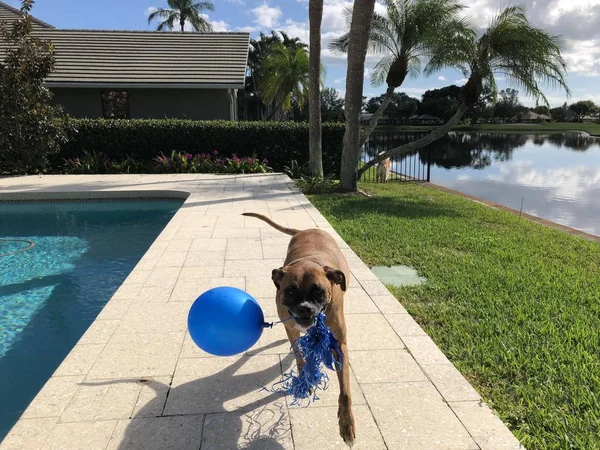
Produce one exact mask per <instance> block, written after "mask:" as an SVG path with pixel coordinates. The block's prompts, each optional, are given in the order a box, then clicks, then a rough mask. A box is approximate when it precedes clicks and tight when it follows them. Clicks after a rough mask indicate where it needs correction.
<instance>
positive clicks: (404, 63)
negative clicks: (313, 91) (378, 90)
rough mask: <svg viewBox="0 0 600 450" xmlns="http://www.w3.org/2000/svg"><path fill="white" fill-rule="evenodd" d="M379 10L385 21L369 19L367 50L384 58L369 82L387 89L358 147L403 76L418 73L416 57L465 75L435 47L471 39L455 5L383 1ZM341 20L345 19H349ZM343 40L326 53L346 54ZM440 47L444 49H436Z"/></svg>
mask: <svg viewBox="0 0 600 450" xmlns="http://www.w3.org/2000/svg"><path fill="white" fill-rule="evenodd" d="M385 6H386V9H387V16H383V15H381V14H378V13H375V14H373V20H372V21H371V32H370V36H369V50H370V51H371V52H373V53H375V54H384V56H383V58H382V59H381V60H380V61H379V62H378V63H377V64H376V65H375V67H374V70H373V74H372V76H371V83H372V84H373V85H374V86H377V85H380V84H382V83H383V82H385V83H386V84H387V86H388V87H387V90H386V94H385V97H384V100H383V102H382V103H381V105H380V107H379V109H378V110H377V111H376V112H375V114H373V117H372V118H371V121H370V123H369V127H368V128H367V129H366V130H365V131H364V132H363V135H362V139H361V144H364V143H365V142H366V140H367V139H368V137H369V135H370V134H371V133H372V132H373V130H374V129H375V128H376V127H377V122H378V121H379V119H380V118H381V116H382V115H383V113H384V112H385V110H386V108H387V107H388V105H389V103H390V100H391V99H392V95H393V93H394V90H395V89H396V88H398V87H400V86H401V85H402V83H403V82H404V80H405V79H406V77H407V76H409V75H410V76H414V77H416V76H418V75H419V74H420V73H421V59H422V58H430V57H432V56H436V60H437V61H443V62H444V63H445V64H446V65H448V66H454V67H457V68H459V69H460V70H462V71H463V72H466V68H465V67H464V66H462V65H461V64H460V62H461V61H454V60H452V58H449V57H448V56H451V55H453V53H450V54H447V53H443V54H441V53H440V50H439V48H440V47H442V48H443V51H444V52H447V47H448V44H450V45H452V44H453V43H454V44H456V45H461V42H463V41H464V40H465V39H467V40H469V39H473V38H474V34H475V32H474V31H473V30H472V28H471V27H470V24H469V20H468V19H464V18H463V19H461V18H459V17H458V15H459V13H460V12H461V11H462V10H463V9H464V6H463V5H461V4H460V2H459V0H385ZM347 20H348V21H349V20H350V15H349V14H347ZM348 40H349V39H348V33H346V34H344V35H342V36H341V37H340V38H339V39H336V40H335V41H333V42H332V43H331V45H330V49H331V50H333V51H336V52H340V53H346V52H347V51H348ZM444 41H445V42H444ZM441 42H443V43H444V45H442V46H440V45H439V44H440V43H441ZM427 67H429V66H427ZM466 75H467V73H465V76H466Z"/></svg>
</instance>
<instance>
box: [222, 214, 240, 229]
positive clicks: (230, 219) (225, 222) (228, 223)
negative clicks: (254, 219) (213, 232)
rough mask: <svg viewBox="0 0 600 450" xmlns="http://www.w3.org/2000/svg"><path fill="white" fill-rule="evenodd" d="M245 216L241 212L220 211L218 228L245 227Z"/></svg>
mask: <svg viewBox="0 0 600 450" xmlns="http://www.w3.org/2000/svg"><path fill="white" fill-rule="evenodd" d="M244 219H246V218H245V217H244V216H242V215H241V214H239V213H231V214H230V213H219V214H217V222H216V226H217V228H245V220H244Z"/></svg>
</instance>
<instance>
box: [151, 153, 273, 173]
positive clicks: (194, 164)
mask: <svg viewBox="0 0 600 450" xmlns="http://www.w3.org/2000/svg"><path fill="white" fill-rule="evenodd" d="M267 164H268V161H267V160H266V159H263V160H262V161H261V160H260V159H258V158H257V157H256V155H253V156H251V157H244V158H238V157H237V155H235V154H234V155H232V156H231V158H226V157H223V156H221V155H220V154H219V152H218V151H217V150H213V151H212V152H210V153H197V154H192V153H186V152H177V151H175V150H173V151H172V152H171V155H170V156H166V155H164V154H162V153H161V154H160V155H159V156H157V157H156V158H154V166H155V169H156V171H157V172H158V173H267V172H271V168H270V167H269V166H268V165H267Z"/></svg>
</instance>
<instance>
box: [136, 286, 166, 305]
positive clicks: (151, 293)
mask: <svg viewBox="0 0 600 450" xmlns="http://www.w3.org/2000/svg"><path fill="white" fill-rule="evenodd" d="M172 292H173V287H172V286H167V287H162V286H149V287H143V288H142V289H140V292H139V293H138V295H137V298H136V301H137V303H139V304H146V303H166V302H168V301H169V298H170V297H171V293H172Z"/></svg>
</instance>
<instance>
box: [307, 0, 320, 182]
mask: <svg viewBox="0 0 600 450" xmlns="http://www.w3.org/2000/svg"><path fill="white" fill-rule="evenodd" d="M308 20H309V24H310V45H309V49H310V53H309V60H310V69H309V74H308V166H309V169H310V173H311V175H312V176H313V177H319V178H323V148H322V143H321V141H322V139H321V135H322V131H321V21H322V20H323V0H310V2H309V4H308Z"/></svg>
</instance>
